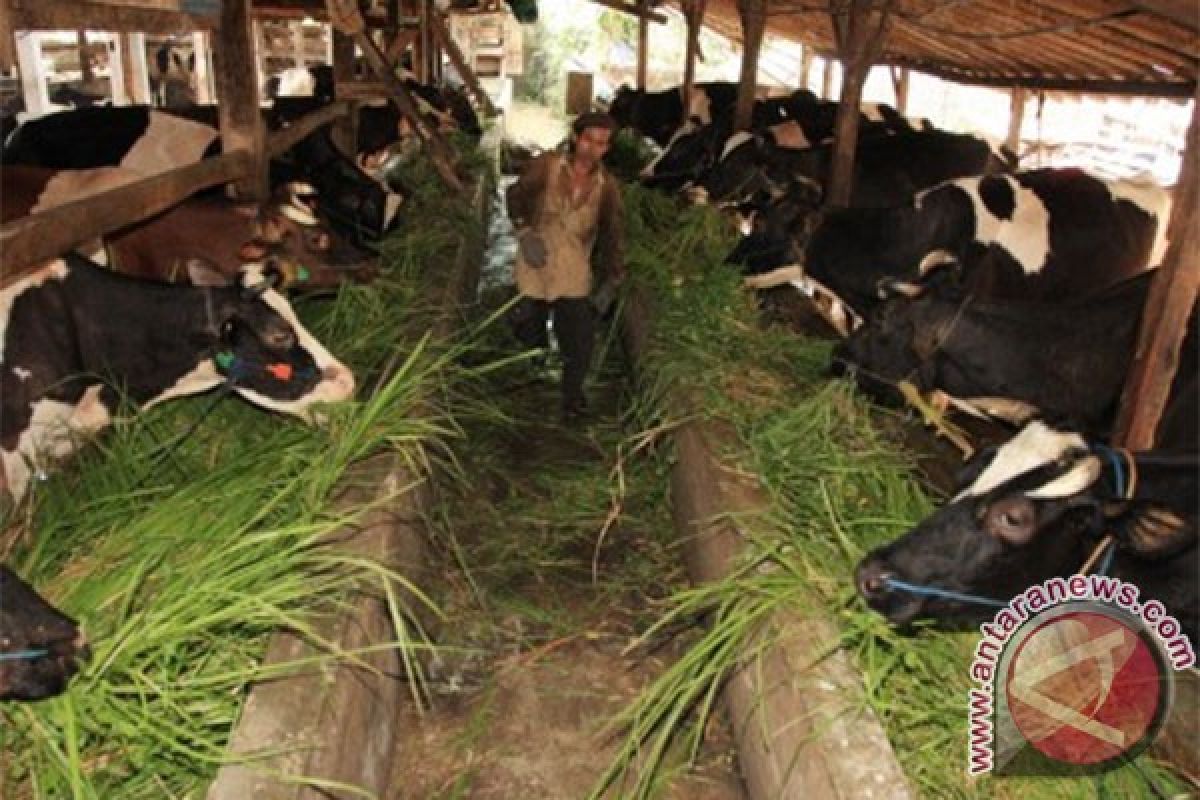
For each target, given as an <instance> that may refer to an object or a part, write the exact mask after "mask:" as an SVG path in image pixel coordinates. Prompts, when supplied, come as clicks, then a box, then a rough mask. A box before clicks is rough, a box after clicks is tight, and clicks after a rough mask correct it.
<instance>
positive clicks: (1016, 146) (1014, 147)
mask: <svg viewBox="0 0 1200 800" xmlns="http://www.w3.org/2000/svg"><path fill="white" fill-rule="evenodd" d="M1025 99H1026V92H1025V90H1024V89H1021V88H1019V87H1018V88H1016V89H1012V90H1010V91H1009V104H1008V135H1007V136H1005V137H1004V146H1005V147H1007V148H1008V150H1009V152H1011V153H1013V154H1014V155H1020V154H1021V126H1022V125H1024V124H1025Z"/></svg>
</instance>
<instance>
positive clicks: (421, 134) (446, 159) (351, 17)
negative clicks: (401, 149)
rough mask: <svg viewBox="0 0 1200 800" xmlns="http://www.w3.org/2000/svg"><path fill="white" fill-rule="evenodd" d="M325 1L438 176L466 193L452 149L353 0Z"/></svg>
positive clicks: (331, 16)
mask: <svg viewBox="0 0 1200 800" xmlns="http://www.w3.org/2000/svg"><path fill="white" fill-rule="evenodd" d="M326 3H327V5H328V8H329V19H330V21H331V22H332V23H333V25H334V27H336V28H337V29H338V30H340V31H342V32H343V33H346V34H348V35H350V36H353V37H354V42H355V44H357V45H358V49H360V50H362V52H363V55H364V56H365V57H366V59H367V64H368V66H370V67H371V69H372V70H373V71H374V72H375V76H376V77H377V78H379V80H380V81H382V82H383V85H384V86H385V87H387V90H388V100H389V101H391V103H392V104H393V105H394V106H396V108H397V110H399V112H400V113H401V114H402V115H403V116H404V118H405V119H407V120H408V121H409V123H410V124H411V125H412V126H413V130H415V131H416V132H417V136H418V138H420V139H421V141H422V143H423V144H424V145H425V149H426V151H427V152H428V153H429V160H430V161H431V162H433V166H434V169H436V170H437V173H438V176H439V177H441V179H442V181H443V182H444V183H445V184H446V185H447V186H449V187H450V188H451V189H454V190H455V191H457V192H459V193H460V194H461V193H463V192H465V191H466V190H465V188H464V187H463V184H462V181H460V180H459V179H458V175H457V174H455V172H454V167H453V166H452V155H453V151H452V150H451V149H450V146H449V145H448V144H447V143H446V140H445V139H443V138H442V136H441V134H439V133H438V132H437V131H436V130H435V129H433V128H431V127H430V126H429V124H428V123H427V122H426V121H425V120H424V118H422V117H421V115H420V114H418V113H417V107H416V104H415V103H414V102H413V99H412V96H411V95H410V94H409V93H408V89H406V88H405V87H404V84H403V83H402V82H401V81H400V80H399V79H398V78H397V77H396V73H395V69H394V68H393V65H392V64H391V63H389V62H388V60H387V59H386V58H385V57H384V55H383V52H382V51H380V49H379V46H378V45H376V44H375V41H374V40H373V39H372V38H371V37H370V36H369V35H367V31H366V26H365V24H364V23H363V18H362V14H360V13H359V11H358V6H357V5H356V3H355V0H326Z"/></svg>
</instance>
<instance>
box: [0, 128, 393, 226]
mask: <svg viewBox="0 0 1200 800" xmlns="http://www.w3.org/2000/svg"><path fill="white" fill-rule="evenodd" d="M216 119H217V110H216V107H215V106H192V107H190V108H188V109H180V110H177V111H174V112H171V113H167V112H164V111H158V110H155V109H151V108H149V107H147V106H123V107H117V108H86V109H76V110H74V111H68V112H64V113H61V114H53V115H51V116H47V117H42V118H40V119H37V120H31V121H29V122H27V123H25V124H24V125H22V126H21V127H19V128H18V129H17V130H16V131H15V132H14V133H13V134H12V136H11V137H10V138H9V141H8V144H7V145H6V146H5V148H4V152H3V155H2V156H0V161H2V162H3V163H4V164H24V165H28V166H40V167H52V168H56V169H94V168H96V167H109V166H119V167H122V168H125V169H129V170H132V171H134V172H140V173H142V174H143V175H154V174H158V173H160V172H165V171H167V170H170V169H174V168H176V167H180V166H185V165H187V164H192V163H195V162H196V161H199V160H200V159H201V158H205V157H208V156H212V155H216V154H217V153H219V152H220V149H221V142H220V138H219V136H218V133H217V130H216V128H215V127H214V126H215V125H216ZM267 119H268V121H271V120H273V119H274V118H273V117H270V116H268V118H267ZM272 180H273V183H274V185H279V183H280V182H291V181H294V180H303V181H305V182H306V183H309V184H311V185H312V186H314V187H316V189H317V195H318V197H317V199H318V206H319V210H320V213H321V216H322V217H323V218H326V219H328V220H329V222H330V223H331V224H333V225H334V226H335V227H336V228H337V229H338V231H339V232H340V233H342V234H343V235H344V236H346V237H347V238H350V239H352V240H353V241H355V243H356V244H359V245H362V246H369V245H371V244H373V243H374V242H376V241H378V239H380V238H382V237H383V236H384V235H385V234H386V233H387V231H388V230H390V228H391V226H392V225H393V224H394V222H395V220H396V215H397V213H398V212H399V209H400V206H401V205H402V204H403V197H401V196H400V195H398V194H397V193H395V192H392V191H390V190H389V189H387V188H385V187H383V186H381V185H380V184H379V183H378V182H377V181H375V180H373V179H372V178H371V177H370V176H368V175H366V174H365V173H363V172H362V170H360V169H359V168H358V167H357V166H356V165H355V164H354V162H353V161H350V160H349V159H347V158H346V157H345V156H343V155H342V154H341V153H340V152H339V151H338V150H337V148H336V147H334V146H333V143H332V142H331V141H330V140H329V131H328V128H327V127H326V128H321V129H319V130H316V131H314V132H313V133H312V134H310V135H309V136H307V137H306V138H305V139H303V140H302V141H301V142H299V143H297V145H296V146H295V147H293V148H292V150H290V151H289V152H288V153H287V154H285V155H284V156H283V157H281V158H280V159H273V160H272Z"/></svg>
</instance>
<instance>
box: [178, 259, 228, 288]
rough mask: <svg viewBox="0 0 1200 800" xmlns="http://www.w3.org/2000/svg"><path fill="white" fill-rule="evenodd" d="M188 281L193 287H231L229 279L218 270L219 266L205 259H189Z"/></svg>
mask: <svg viewBox="0 0 1200 800" xmlns="http://www.w3.org/2000/svg"><path fill="white" fill-rule="evenodd" d="M187 274H188V280H190V281H191V282H192V285H193V286H214V287H223V286H228V285H229V278H227V277H226V276H225V273H223V272H221V270H220V269H218V268H217V265H216V264H214V263H213V262H211V261H209V260H208V259H205V258H189V259H188V260H187Z"/></svg>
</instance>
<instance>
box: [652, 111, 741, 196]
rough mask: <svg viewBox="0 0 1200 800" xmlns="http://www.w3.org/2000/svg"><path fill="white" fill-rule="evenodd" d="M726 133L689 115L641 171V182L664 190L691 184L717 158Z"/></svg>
mask: <svg viewBox="0 0 1200 800" xmlns="http://www.w3.org/2000/svg"><path fill="white" fill-rule="evenodd" d="M724 140H725V135H724V132H723V129H722V126H720V125H716V124H713V125H702V124H700V120H699V119H697V118H694V117H693V118H690V119H689V120H688V121H687V122H685V123H684V124H683V125H682V126H681V127H680V128H679V129H678V130H677V131H675V135H674V136H672V137H671V141H670V142H668V143H667V146H666V148H665V149H664V150H663V152H662V153H661V154H660V155H659V157H658V158H656V159H654V160H653V161H651V162H650V163H649V164H647V165H646V167H645V169H643V170H642V174H641V179H642V183H643V184H644V185H646V186H649V187H653V188H656V189H664V190H666V191H676V190H679V189H683V188H685V187H687V186H688V185H690V184H691V183H692V182H693V181H695V180H696V179H698V178H699V177H700V176H701V175H703V174H704V173H705V172H706V171H707V170H708V169H709V168H710V167H711V166H712V165H713V163H714V162H715V161H716V158H717V155H718V153H719V152H720V148H721V144H722V143H723V142H724Z"/></svg>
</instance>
